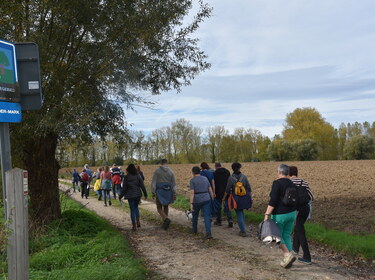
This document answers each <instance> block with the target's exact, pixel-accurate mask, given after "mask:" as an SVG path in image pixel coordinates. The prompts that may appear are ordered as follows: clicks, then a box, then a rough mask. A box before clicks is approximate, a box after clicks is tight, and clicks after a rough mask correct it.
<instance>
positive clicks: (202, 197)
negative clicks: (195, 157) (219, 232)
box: [189, 166, 214, 239]
mask: <svg viewBox="0 0 375 280" xmlns="http://www.w3.org/2000/svg"><path fill="white" fill-rule="evenodd" d="M200 172H201V170H200V168H199V167H198V166H194V167H193V169H192V173H193V178H192V179H191V180H190V184H189V185H190V210H191V211H192V212H193V222H192V227H193V233H197V232H198V217H199V212H200V210H201V209H202V211H203V217H204V226H205V229H206V238H207V239H211V238H212V234H211V199H214V192H213V190H212V187H211V185H210V182H209V181H208V179H207V178H206V177H205V176H202V175H201V174H200Z"/></svg>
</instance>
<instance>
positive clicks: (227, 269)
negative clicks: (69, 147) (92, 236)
mask: <svg viewBox="0 0 375 280" xmlns="http://www.w3.org/2000/svg"><path fill="white" fill-rule="evenodd" d="M60 189H61V190H62V191H64V192H66V193H67V190H68V187H67V186H66V185H64V184H60ZM68 195H69V196H70V197H71V198H72V199H74V200H76V201H78V202H80V203H82V204H83V205H85V207H86V208H87V209H89V210H92V211H94V212H95V213H96V214H97V215H99V216H101V217H103V218H105V219H107V220H108V221H109V222H110V223H112V224H113V225H114V226H115V227H117V228H118V229H119V230H120V231H121V232H122V233H123V234H124V235H126V236H127V237H128V238H129V240H130V242H131V243H132V244H133V247H134V249H135V250H136V252H137V253H138V254H139V256H140V257H142V258H143V259H144V260H145V262H146V265H147V266H148V268H149V269H150V270H151V272H153V273H152V275H151V276H150V279H257V280H262V279H296V280H297V279H298V280H301V279H340V280H341V279H360V278H361V277H360V276H358V275H355V274H353V273H352V272H350V271H349V270H347V269H345V268H343V267H341V266H339V265H338V264H337V263H336V262H334V261H330V260H329V259H328V258H325V257H321V256H314V257H316V258H314V261H315V262H314V264H313V265H304V264H301V263H298V262H295V263H294V264H293V266H292V268H290V269H284V268H281V267H280V265H279V262H280V260H281V251H280V250H279V249H277V248H270V247H267V246H264V245H262V244H261V243H260V242H259V241H258V240H257V239H256V230H255V226H254V227H253V228H250V234H249V236H248V237H245V238H244V237H240V236H238V229H237V227H236V225H235V226H234V228H227V227H226V224H225V222H224V223H223V226H221V227H218V226H213V228H212V235H213V237H214V239H212V240H206V239H204V238H203V234H198V235H193V234H191V233H190V231H189V230H190V222H189V221H188V220H187V219H186V216H185V214H184V213H183V212H182V211H180V210H176V209H173V208H172V209H170V218H171V220H172V223H171V227H170V228H169V229H168V230H167V231H164V230H163V229H162V228H161V220H160V219H159V216H158V214H157V212H156V206H155V203H154V202H153V201H151V200H149V201H142V204H141V205H140V208H141V224H142V226H141V228H140V229H139V230H137V231H136V232H132V231H131V230H130V229H131V221H130V217H129V213H128V212H126V211H128V210H127V207H125V206H120V205H119V203H118V201H115V202H114V205H113V206H109V207H104V205H103V202H102V201H98V200H97V199H96V198H95V197H89V199H87V200H86V199H82V198H81V196H80V193H79V192H77V193H72V192H70V193H68ZM125 210H126V211H125ZM200 220H203V218H200ZM203 229H204V226H203V223H202V221H200V222H199V228H198V232H200V233H202V232H203ZM369 277H371V276H369ZM365 278H366V277H362V279H365Z"/></svg>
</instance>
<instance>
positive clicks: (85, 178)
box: [80, 169, 89, 199]
mask: <svg viewBox="0 0 375 280" xmlns="http://www.w3.org/2000/svg"><path fill="white" fill-rule="evenodd" d="M80 177H81V197H82V198H83V197H86V199H87V197H88V196H89V188H88V184H89V175H88V174H87V172H86V169H83V170H82V173H81V175H80Z"/></svg>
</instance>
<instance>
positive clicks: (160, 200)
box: [151, 159, 177, 230]
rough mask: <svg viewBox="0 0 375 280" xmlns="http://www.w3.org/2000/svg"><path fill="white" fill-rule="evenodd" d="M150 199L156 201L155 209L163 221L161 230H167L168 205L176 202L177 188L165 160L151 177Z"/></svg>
mask: <svg viewBox="0 0 375 280" xmlns="http://www.w3.org/2000/svg"><path fill="white" fill-rule="evenodd" d="M151 191H152V198H154V199H156V207H157V210H158V213H159V215H160V217H161V218H162V219H163V225H162V227H163V229H164V230H167V229H168V227H169V225H170V223H171V220H170V219H169V218H168V212H169V208H168V205H169V204H171V203H172V202H173V201H174V200H176V194H177V187H176V178H175V175H174V173H173V171H172V169H170V168H169V167H168V161H167V160H166V159H162V160H161V165H160V167H159V168H157V169H156V170H155V172H154V174H153V176H152V181H151Z"/></svg>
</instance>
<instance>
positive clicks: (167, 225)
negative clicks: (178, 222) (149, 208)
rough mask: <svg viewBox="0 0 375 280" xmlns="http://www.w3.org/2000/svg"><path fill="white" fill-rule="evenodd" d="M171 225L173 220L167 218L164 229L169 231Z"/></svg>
mask: <svg viewBox="0 0 375 280" xmlns="http://www.w3.org/2000/svg"><path fill="white" fill-rule="evenodd" d="M170 223H171V220H170V219H168V218H165V220H164V222H163V225H162V227H163V229H164V230H167V229H168V228H169V225H170Z"/></svg>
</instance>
